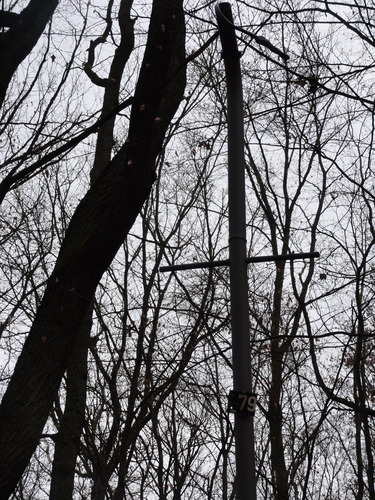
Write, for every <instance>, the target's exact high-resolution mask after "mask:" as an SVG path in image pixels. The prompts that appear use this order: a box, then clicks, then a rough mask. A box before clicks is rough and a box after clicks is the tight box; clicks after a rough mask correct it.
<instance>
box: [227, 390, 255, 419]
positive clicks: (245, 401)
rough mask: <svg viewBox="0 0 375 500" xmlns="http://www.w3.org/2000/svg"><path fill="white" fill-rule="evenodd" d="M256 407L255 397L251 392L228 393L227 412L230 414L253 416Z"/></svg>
mask: <svg viewBox="0 0 375 500" xmlns="http://www.w3.org/2000/svg"><path fill="white" fill-rule="evenodd" d="M256 406H257V395H256V394H254V393H253V392H239V391H230V392H229V396H228V411H229V412H230V413H237V412H241V413H247V414H248V415H254V413H255V408H256Z"/></svg>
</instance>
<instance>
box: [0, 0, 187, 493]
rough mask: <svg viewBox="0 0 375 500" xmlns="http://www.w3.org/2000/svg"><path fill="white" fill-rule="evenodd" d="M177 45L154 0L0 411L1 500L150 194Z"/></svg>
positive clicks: (175, 28) (171, 8) (180, 32)
mask: <svg viewBox="0 0 375 500" xmlns="http://www.w3.org/2000/svg"><path fill="white" fill-rule="evenodd" d="M184 42H185V29H184V15H183V10H182V0H174V1H170V2H164V1H163V0H154V4H153V10H152V15H151V20H150V28H149V36H148V41H147V45H146V49H145V55H144V59H143V63H142V67H141V70H140V76H139V80H138V83H137V88H136V92H135V103H134V105H133V108H132V112H131V117H130V127H129V135H128V138H127V140H126V142H125V144H124V146H123V147H122V149H121V150H120V151H119V153H118V154H117V155H116V156H115V158H114V159H113V160H112V161H111V162H110V164H109V165H108V167H107V168H106V169H105V171H104V172H103V173H102V174H101V175H100V176H99V178H98V179H97V180H96V182H95V183H94V184H93V186H92V187H91V188H90V189H89V191H88V192H87V194H86V196H85V197H84V198H83V200H82V201H81V203H80V204H79V205H78V207H77V210H76V212H75V214H74V215H73V217H72V220H71V223H70V225H69V228H68V230H67V233H66V236H65V239H64V242H63V244H62V246H61V250H60V253H59V256H58V259H57V262H56V266H55V269H54V271H53V273H52V276H51V278H50V280H49V282H48V284H47V288H46V291H45V294H44V297H43V300H42V303H41V305H40V307H39V309H38V311H37V314H36V318H35V321H34V323H33V325H32V327H31V330H30V334H29V336H28V338H27V339H26V342H25V345H24V348H23V350H22V353H21V355H20V358H19V360H18V362H17V365H16V367H15V371H14V374H13V377H12V378H11V381H10V383H9V386H8V389H7V391H6V393H5V395H4V398H3V401H2V404H1V406H0V492H1V494H0V495H1V496H0V498H1V499H6V498H8V497H9V496H10V495H11V493H12V492H13V490H14V488H15V487H16V485H17V483H18V481H19V479H20V478H21V476H22V473H23V471H24V469H25V467H26V465H27V464H28V462H29V460H30V457H31V455H32V453H33V452H34V450H35V448H36V446H37V444H38V441H39V439H40V436H41V433H42V431H43V427H44V425H45V423H46V421H47V418H48V415H49V412H50V410H51V407H52V404H53V401H54V399H55V398H56V394H57V391H58V388H59V386H60V383H61V379H62V377H63V374H64V372H65V370H66V367H67V364H68V360H69V358H70V356H71V354H72V350H73V348H74V345H75V341H76V337H77V334H78V331H79V329H80V328H81V325H82V322H83V321H84V319H85V315H86V314H87V311H88V308H89V307H90V304H91V301H92V299H93V295H94V293H95V289H96V286H97V284H98V282H99V280H100V278H101V276H102V274H103V273H104V271H105V270H106V269H107V268H108V266H109V265H110V263H111V261H112V259H113V258H114V256H115V254H116V252H117V251H118V249H119V247H120V245H121V243H122V242H123V240H124V238H125V237H126V235H127V233H128V231H129V230H130V228H131V227H132V225H133V223H134V221H135V219H136V217H137V215H138V214H139V212H140V210H141V207H142V205H143V203H144V201H145V200H146V199H147V197H148V195H149V193H150V190H151V187H152V184H153V182H154V180H155V170H154V165H155V160H156V157H157V154H158V153H159V151H160V149H161V147H162V143H163V139H164V136H165V132H166V130H167V127H168V125H169V123H170V121H171V120H172V118H173V116H174V114H175V112H176V110H177V108H178V106H179V104H180V102H181V99H182V97H183V92H184V88H185V72H184V71H183V70H181V67H183V65H182V62H183V61H184ZM178 69H180V71H178V72H177V70H178Z"/></svg>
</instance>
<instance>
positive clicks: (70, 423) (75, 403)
mask: <svg viewBox="0 0 375 500" xmlns="http://www.w3.org/2000/svg"><path fill="white" fill-rule="evenodd" d="M132 3H133V2H132V0H121V4H120V10H119V15H118V20H119V25H120V31H121V41H120V44H119V46H118V47H117V49H116V51H115V55H114V58H113V61H112V64H111V69H110V72H109V79H111V80H110V82H111V83H110V84H109V85H107V86H106V88H105V92H104V99H103V108H102V116H103V115H106V114H107V113H109V112H111V111H113V109H115V108H116V107H117V106H118V101H119V92H120V82H121V78H122V74H123V71H124V68H125V65H126V63H127V61H128V59H129V56H130V54H131V53H132V50H133V48H134V29H133V27H134V22H133V21H132V20H131V18H130V11H131V7H132ZM109 15H111V12H109ZM109 79H108V81H109ZM114 126H115V117H113V118H112V119H111V120H108V121H107V122H106V123H105V124H104V125H103V126H102V127H100V129H99V131H98V137H97V141H96V150H95V159H94V164H93V167H92V170H91V179H92V181H94V180H95V179H97V178H98V176H99V175H100V174H101V173H102V172H103V171H104V169H105V167H106V166H107V165H108V164H109V162H110V160H111V155H112V150H113V142H114ZM92 313H93V304H91V306H90V308H89V310H88V311H87V320H86V321H85V323H84V324H83V325H82V328H81V329H80V331H79V333H78V338H77V343H76V346H75V352H74V353H73V355H72V358H71V360H70V362H69V365H68V369H67V380H66V402H65V410H64V417H63V419H62V420H61V422H60V429H59V433H58V436H57V439H56V443H55V454H54V460H53V466H52V476H51V490H50V500H54V499H56V500H63V499H66V500H69V499H71V498H72V497H73V489H74V475H75V466H76V462H77V455H78V452H79V443H80V438H81V433H82V429H83V425H84V412H85V406H86V382H87V354H88V343H89V342H88V341H89V337H90V331H91V324H92V320H91V318H92Z"/></svg>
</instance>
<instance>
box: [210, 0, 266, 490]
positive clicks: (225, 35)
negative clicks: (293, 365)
mask: <svg viewBox="0 0 375 500" xmlns="http://www.w3.org/2000/svg"><path fill="white" fill-rule="evenodd" d="M216 17H217V23H218V27H219V35H220V40H221V45H222V48H223V52H222V57H223V60H224V66H225V75H226V81H227V113H228V208H229V268H230V301H231V326H232V360H233V391H231V395H230V400H229V405H230V411H232V412H234V436H235V447H236V448H235V451H236V471H237V474H236V483H235V484H236V498H237V500H256V481H255V451H254V422H253V418H254V417H253V415H254V410H255V404H256V396H255V395H254V394H253V393H252V390H253V389H252V380H251V349H250V335H249V303H248V300H249V299H248V280H247V263H246V252H247V248H246V203H245V155H244V126H243V97H242V79H241V67H240V57H241V54H240V52H239V50H238V46H237V38H236V33H235V29H234V26H233V17H232V9H231V6H230V4H229V3H219V4H217V5H216Z"/></svg>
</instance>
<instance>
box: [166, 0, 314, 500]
mask: <svg viewBox="0 0 375 500" xmlns="http://www.w3.org/2000/svg"><path fill="white" fill-rule="evenodd" d="M216 17H217V23H218V28H219V35H220V39H221V44H222V48H223V52H222V56H223V60H224V65H225V75H226V81H227V115H228V206H229V259H225V260H219V261H211V262H201V263H197V262H195V263H190V264H189V263H188V264H177V265H172V266H164V267H161V268H160V272H170V271H172V272H175V271H183V270H187V269H203V268H212V267H222V266H229V268H230V301H231V326H232V360H233V390H232V391H230V393H229V398H228V409H229V411H230V412H232V413H234V414H235V416H234V434H235V455H236V483H235V488H236V499H237V500H256V479H255V477H256V476H255V450H254V423H253V417H254V412H255V407H256V394H254V393H253V392H252V390H253V388H252V380H251V346H250V333H249V330H250V328H249V327H250V324H249V304H248V280H247V265H248V264H250V263H257V262H272V261H273V262H276V261H285V260H295V259H304V258H315V257H319V253H318V252H308V253H295V254H282V255H270V256H257V257H247V256H246V203H245V155H244V126H243V99H242V81H241V68H240V57H241V54H240V52H239V50H238V47H237V39H236V34H235V27H234V24H233V17H232V9H231V6H230V4H229V3H226V2H225V3H219V4H217V5H216ZM253 38H254V39H255V41H256V42H258V43H259V44H261V45H263V46H265V47H267V48H268V49H270V50H271V51H273V52H274V53H276V54H277V55H279V56H280V57H282V58H283V59H284V60H287V59H288V56H287V55H286V54H284V52H282V51H281V50H279V49H277V48H276V47H274V46H273V45H272V44H271V43H270V42H269V41H267V40H266V39H265V38H263V37H255V36H253Z"/></svg>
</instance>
